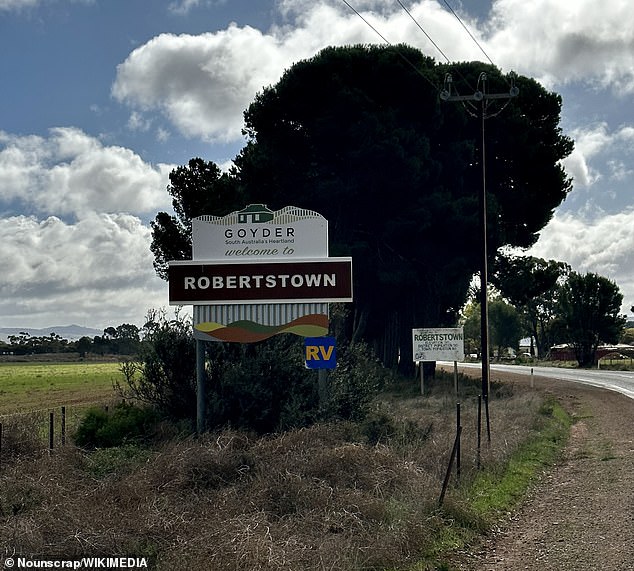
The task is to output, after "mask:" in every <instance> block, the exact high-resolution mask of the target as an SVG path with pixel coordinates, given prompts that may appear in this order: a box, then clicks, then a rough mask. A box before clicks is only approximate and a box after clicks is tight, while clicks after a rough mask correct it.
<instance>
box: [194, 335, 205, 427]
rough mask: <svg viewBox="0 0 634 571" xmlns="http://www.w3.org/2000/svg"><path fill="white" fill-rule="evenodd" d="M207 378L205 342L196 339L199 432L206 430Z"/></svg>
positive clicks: (197, 424)
mask: <svg viewBox="0 0 634 571" xmlns="http://www.w3.org/2000/svg"><path fill="white" fill-rule="evenodd" d="M206 380H207V373H206V372H205V342H204V341H201V340H200V339H196V432H197V433H198V434H202V433H203V432H204V431H205V397H206V393H207V391H206Z"/></svg>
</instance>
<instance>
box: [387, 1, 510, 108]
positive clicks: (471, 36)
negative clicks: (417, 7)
mask: <svg viewBox="0 0 634 571" xmlns="http://www.w3.org/2000/svg"><path fill="white" fill-rule="evenodd" d="M399 2H400V0H399ZM443 2H444V4H445V6H447V8H449V11H450V12H451V13H452V14H453V15H454V17H455V18H456V20H458V22H460V25H461V26H462V27H463V28H464V31H465V32H467V34H468V35H469V37H470V38H471V39H472V40H473V43H474V44H475V45H476V46H478V48H479V49H480V51H481V52H482V53H483V54H484V57H485V58H487V60H489V63H490V64H491V65H492V66H493V67H496V68H497V66H496V65H495V64H494V63H493V60H492V59H491V58H490V57H489V54H487V53H486V51H484V48H483V47H482V45H481V44H480V42H478V40H476V38H475V37H474V35H473V34H472V33H471V32H470V31H469V28H467V26H466V24H465V23H464V22H463V21H462V19H461V18H460V16H458V14H457V13H456V11H455V10H454V9H453V8H452V7H451V5H450V4H449V0H443ZM498 69H499V68H498ZM502 79H504V81H505V82H506V84H507V85H509V86H512V84H511V83H509V81H508V80H507V79H506V77H505V76H504V75H502ZM505 107H506V106H505Z"/></svg>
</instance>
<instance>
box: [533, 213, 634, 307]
mask: <svg viewBox="0 0 634 571" xmlns="http://www.w3.org/2000/svg"><path fill="white" fill-rule="evenodd" d="M528 253H529V254H530V255H533V256H537V257H539V258H544V259H554V260H560V261H563V262H567V263H568V264H570V265H571V267H572V268H573V269H574V270H575V271H577V272H580V273H586V272H593V273H596V274H599V275H601V276H604V277H606V278H609V279H611V280H613V281H614V282H616V284H617V285H618V286H619V288H620V289H621V292H622V293H623V294H624V296H625V299H624V302H623V311H624V312H627V313H629V308H630V307H631V306H632V305H634V274H633V273H632V268H633V267H634V209H629V210H627V211H625V212H620V213H618V214H612V215H606V216H603V217H601V218H599V219H597V220H594V221H592V222H589V221H587V220H583V219H581V218H579V216H573V215H572V214H563V215H557V214H556V215H555V217H554V218H553V220H552V221H551V222H550V223H549V224H548V226H546V228H544V230H543V231H542V233H541V236H540V239H539V240H538V242H537V244H535V246H533V247H532V248H531V249H530V250H529V252H528Z"/></svg>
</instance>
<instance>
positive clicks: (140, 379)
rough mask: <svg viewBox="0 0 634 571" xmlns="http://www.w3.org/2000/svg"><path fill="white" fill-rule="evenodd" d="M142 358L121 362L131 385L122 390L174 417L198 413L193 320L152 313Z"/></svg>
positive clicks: (121, 389)
mask: <svg viewBox="0 0 634 571" xmlns="http://www.w3.org/2000/svg"><path fill="white" fill-rule="evenodd" d="M147 319H148V321H147V323H146V325H145V327H144V332H145V337H144V340H143V344H142V346H141V350H140V351H139V361H138V362H136V363H132V362H126V363H124V364H122V366H121V372H122V373H123V375H124V377H125V381H126V384H127V388H124V387H121V386H119V385H117V388H118V389H119V393H120V394H121V395H122V396H124V397H131V398H134V399H136V400H139V401H141V402H145V403H148V404H149V405H151V406H152V407H153V408H156V409H157V410H158V411H159V412H161V413H162V414H163V415H165V416H167V417H169V418H172V419H174V420H181V419H193V418H195V416H196V345H195V342H194V337H193V328H192V324H191V322H190V321H189V320H187V319H181V318H179V317H178V316H177V317H176V318H175V319H172V320H169V319H167V317H166V316H165V315H164V314H162V313H158V312H154V313H150V314H149V315H148V318H147Z"/></svg>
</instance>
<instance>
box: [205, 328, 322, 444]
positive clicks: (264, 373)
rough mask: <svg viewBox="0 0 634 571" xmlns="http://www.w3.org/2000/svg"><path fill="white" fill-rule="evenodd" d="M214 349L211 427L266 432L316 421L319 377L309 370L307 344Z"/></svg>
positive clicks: (293, 341)
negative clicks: (306, 365)
mask: <svg viewBox="0 0 634 571" xmlns="http://www.w3.org/2000/svg"><path fill="white" fill-rule="evenodd" d="M210 349H211V371H210V372H211V379H210V381H209V385H210V386H209V393H208V399H209V423H210V424H211V425H214V426H223V425H227V424H229V425H231V426H233V427H237V428H245V429H250V430H255V431H256V432H259V433H267V432H273V431H276V430H279V429H287V428H291V427H299V426H306V425H308V424H310V423H311V422H313V421H314V420H315V419H316V417H317V412H318V404H319V403H318V395H317V375H316V373H315V372H314V371H309V370H308V369H306V368H305V367H304V362H303V358H302V356H303V344H302V342H301V340H299V339H298V338H297V337H296V336H293V335H288V336H283V337H275V338H273V339H270V340H267V341H264V342H262V343H258V344H253V345H243V346H240V347H235V346H233V347H224V348H223V347H217V348H216V347H214V346H212V347H211V348H210ZM223 353H224V355H223ZM227 353H231V354H230V355H227Z"/></svg>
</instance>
